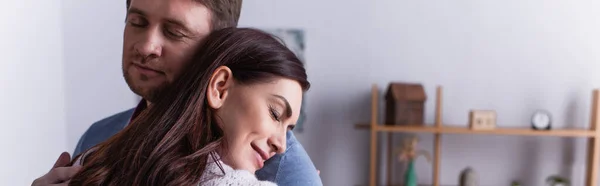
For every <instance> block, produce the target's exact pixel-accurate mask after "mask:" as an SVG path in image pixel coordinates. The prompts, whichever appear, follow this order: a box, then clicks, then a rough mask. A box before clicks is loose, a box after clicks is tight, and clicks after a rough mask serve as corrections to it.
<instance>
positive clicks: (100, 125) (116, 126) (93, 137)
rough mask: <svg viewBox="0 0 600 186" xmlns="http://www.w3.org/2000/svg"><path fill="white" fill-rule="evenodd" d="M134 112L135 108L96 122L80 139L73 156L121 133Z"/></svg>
mask: <svg viewBox="0 0 600 186" xmlns="http://www.w3.org/2000/svg"><path fill="white" fill-rule="evenodd" d="M134 111H135V108H132V109H129V110H125V111H122V112H119V113H116V114H113V115H111V116H108V117H106V118H103V119H101V120H99V121H96V122H94V123H93V124H92V125H91V126H90V127H89V128H88V129H87V130H86V131H85V132H84V133H83V135H82V136H81V138H80V139H79V142H78V143H77V146H76V147H75V151H74V153H73V155H74V156H76V155H77V154H80V153H81V152H83V151H85V150H87V149H89V148H91V147H93V146H95V145H96V144H98V143H101V142H103V141H105V140H106V139H108V138H110V137H111V136H113V135H115V134H116V133H117V132H119V131H121V130H122V129H123V128H124V127H125V125H127V123H129V120H130V119H131V116H132V115H133V112H134Z"/></svg>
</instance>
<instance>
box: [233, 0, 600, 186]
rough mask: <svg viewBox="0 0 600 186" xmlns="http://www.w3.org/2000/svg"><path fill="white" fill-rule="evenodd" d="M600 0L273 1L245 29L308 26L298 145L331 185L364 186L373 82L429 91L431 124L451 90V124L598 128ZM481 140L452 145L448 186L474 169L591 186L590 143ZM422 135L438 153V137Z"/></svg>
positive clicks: (255, 10)
mask: <svg viewBox="0 0 600 186" xmlns="http://www.w3.org/2000/svg"><path fill="white" fill-rule="evenodd" d="M598 3H600V2H598V1H590V0H578V1H558V0H551V1H542V0H534V1H518V0H509V1H476V0H459V1H398V0H378V1H358V0H343V1H342V0H330V1H316V0H313V1H278V0H269V1H265V0H263V1H260V2H257V1H246V2H245V4H244V9H243V10H244V11H243V15H242V19H241V22H242V24H243V25H244V26H256V27H299V28H304V29H306V31H307V37H306V38H307V47H308V49H307V52H306V55H307V63H308V64H307V68H308V72H309V78H310V80H311V81H312V83H313V85H314V86H313V87H312V88H311V90H310V92H309V93H308V98H309V100H308V102H307V106H308V107H307V116H308V123H307V124H306V125H305V132H304V133H302V134H299V135H298V137H299V139H300V141H301V142H302V143H303V144H304V146H305V147H306V148H307V150H308V152H309V153H310V155H311V156H312V158H313V160H314V162H315V164H316V166H317V167H318V168H319V169H321V177H322V178H323V182H324V184H325V185H357V184H366V183H367V182H368V168H369V167H368V165H369V164H368V161H369V154H368V151H369V133H368V132H367V131H361V130H356V129H354V128H353V127H354V124H356V123H361V122H368V121H369V117H370V102H369V100H370V99H369V95H370V92H369V91H370V88H371V84H372V83H377V84H378V85H379V87H380V90H381V91H384V88H385V85H386V84H387V83H389V82H390V81H408V82H419V83H422V84H423V85H424V86H425V87H426V91H427V93H428V95H429V97H430V99H429V100H428V102H427V104H426V107H427V108H426V115H427V116H426V117H427V118H426V121H427V122H428V123H433V119H434V115H433V114H434V102H435V99H434V98H435V86H437V85H442V86H443V87H444V92H445V96H444V106H443V108H444V116H443V119H444V122H446V123H448V124H454V125H461V124H466V122H467V116H468V111H469V110H470V109H473V108H480V109H495V110H496V111H497V113H498V115H499V118H498V123H499V125H500V126H502V127H528V123H529V118H530V114H531V113H532V112H533V111H534V110H535V109H546V110H549V111H550V112H552V113H553V117H554V121H555V123H556V125H555V127H557V128H562V127H587V126H588V123H589V113H590V96H591V91H592V89H593V88H596V87H600V73H596V72H595V71H596V70H598V69H600V62H598V60H599V59H600V52H598V51H600V50H599V49H600V34H599V33H600V32H599V31H600V25H599V23H600V22H599V21H600V12H599V11H597V7H598ZM472 137H473V139H469V138H468V136H459V135H448V136H444V137H443V144H442V164H441V168H442V171H441V182H442V184H456V183H457V182H458V174H459V172H460V170H461V169H463V168H465V167H466V166H472V167H474V168H475V169H476V170H477V171H478V173H479V175H480V178H481V179H482V180H481V183H482V185H508V184H509V183H510V181H512V180H513V179H514V180H521V182H522V184H524V185H544V183H543V181H544V179H545V178H546V177H547V176H548V175H550V174H562V175H566V176H574V177H573V179H574V183H573V185H583V182H582V181H583V175H584V174H583V172H582V171H583V166H584V162H585V155H584V150H585V148H584V147H585V141H584V140H571V139H567V138H551V137H528V138H525V137H507V136H472ZM421 138H422V139H423V146H422V147H423V148H425V149H428V150H432V149H431V144H432V139H431V136H429V135H422V136H421ZM484 151H485V152H484ZM595 166H598V165H595ZM397 169H398V170H401V168H399V166H398V167H397ZM417 170H418V177H419V181H420V182H422V183H430V182H431V181H430V180H431V166H430V164H428V163H426V162H425V161H424V160H423V159H420V160H419V161H418V164H417ZM396 177H398V178H399V177H401V173H400V172H396ZM382 178H383V177H382Z"/></svg>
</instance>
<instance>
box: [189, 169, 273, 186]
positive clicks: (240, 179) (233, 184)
mask: <svg viewBox="0 0 600 186" xmlns="http://www.w3.org/2000/svg"><path fill="white" fill-rule="evenodd" d="M199 185H201V186H205V185H206V186H213V185H214V186H216V185H229V186H277V185H276V184H275V183H272V182H269V181H260V180H258V179H256V177H255V176H254V175H253V174H252V173H250V172H248V171H244V170H232V171H229V172H226V173H225V175H221V176H216V177H212V178H211V179H208V180H205V181H203V182H201V183H200V184H199Z"/></svg>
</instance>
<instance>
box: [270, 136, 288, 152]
mask: <svg viewBox="0 0 600 186" xmlns="http://www.w3.org/2000/svg"><path fill="white" fill-rule="evenodd" d="M285 140H286V139H285V133H284V134H283V135H277V136H273V137H271V138H269V140H268V143H269V147H270V148H271V152H275V153H277V154H282V153H284V152H285V149H286V144H285Z"/></svg>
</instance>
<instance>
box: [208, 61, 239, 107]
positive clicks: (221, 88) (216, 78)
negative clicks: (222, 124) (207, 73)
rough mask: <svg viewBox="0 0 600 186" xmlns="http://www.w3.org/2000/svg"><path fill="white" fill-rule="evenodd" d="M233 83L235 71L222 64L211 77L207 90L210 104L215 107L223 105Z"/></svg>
mask: <svg viewBox="0 0 600 186" xmlns="http://www.w3.org/2000/svg"><path fill="white" fill-rule="evenodd" d="M232 85H233V73H232V72H231V69H229V67H226V66H220V67H219V68H217V70H215V72H214V73H213V74H212V76H211V77H210V80H209V82H208V89H207V90H206V99H207V100H208V105H209V106H210V107H211V108H213V109H218V108H221V106H223V103H224V102H225V99H226V98H227V95H228V94H229V91H230V88H231V86H232Z"/></svg>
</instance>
